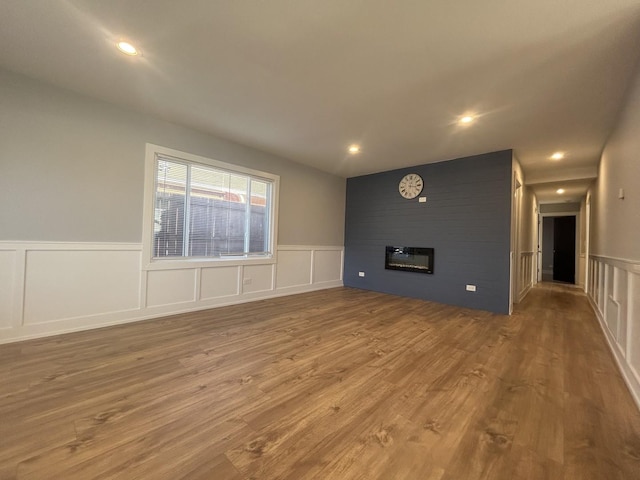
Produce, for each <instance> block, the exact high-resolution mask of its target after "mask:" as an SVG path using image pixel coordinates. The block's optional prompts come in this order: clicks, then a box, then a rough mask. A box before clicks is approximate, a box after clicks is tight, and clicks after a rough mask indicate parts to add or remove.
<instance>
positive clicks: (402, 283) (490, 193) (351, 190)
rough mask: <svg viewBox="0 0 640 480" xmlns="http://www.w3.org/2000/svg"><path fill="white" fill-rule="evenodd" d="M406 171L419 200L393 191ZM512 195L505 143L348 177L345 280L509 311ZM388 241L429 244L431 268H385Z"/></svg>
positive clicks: (499, 310) (509, 162) (423, 297)
mask: <svg viewBox="0 0 640 480" xmlns="http://www.w3.org/2000/svg"><path fill="white" fill-rule="evenodd" d="M408 173H417V174H419V175H421V176H422V178H423V179H424V190H423V192H422V194H421V195H420V196H425V197H426V202H425V203H420V202H419V199H418V198H414V199H412V200H407V199H404V198H403V197H401V196H400V194H399V193H398V183H399V181H400V180H401V179H402V177H403V176H404V175H406V174H408ZM511 198H512V152H511V150H505V151H501V152H494V153H488V154H484V155H477V156H473V157H466V158H462V159H456V160H450V161H444V162H440V163H433V164H427V165H418V166H415V167H412V168H405V169H400V170H393V171H389V172H383V173H379V174H374V175H366V176H361V177H354V178H349V179H348V180H347V206H346V223H345V225H346V227H345V275H344V282H345V285H348V286H353V287H358V288H364V289H369V290H376V291H380V292H385V293H391V294H396V295H404V296H409V297H415V298H421V299H424V300H433V301H437V302H442V303H448V304H451V305H459V306H464V307H470V308H479V309H483V310H489V311H494V312H497V313H509V295H510V268H511V266H510V262H511V259H510V255H511V251H510V250H511V203H512V201H511ZM387 245H391V246H407V247H431V248H434V249H435V259H434V273H433V275H427V274H422V273H414V272H403V271H395V270H385V268H384V255H385V246H387ZM359 272H364V275H365V276H364V277H361V276H359ZM467 284H472V285H475V286H476V291H475V292H469V291H467V290H466V285H467Z"/></svg>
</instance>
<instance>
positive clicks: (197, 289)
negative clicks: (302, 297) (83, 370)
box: [0, 242, 344, 343]
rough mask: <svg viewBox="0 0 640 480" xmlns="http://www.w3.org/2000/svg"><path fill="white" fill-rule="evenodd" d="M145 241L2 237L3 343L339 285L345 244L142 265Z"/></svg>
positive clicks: (0, 308) (0, 322)
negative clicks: (255, 258)
mask: <svg viewBox="0 0 640 480" xmlns="http://www.w3.org/2000/svg"><path fill="white" fill-rule="evenodd" d="M141 255H142V245H141V244H121V243H117V244H110V243H32V242H0V343H7V342H13V341H18V340H25V339H28V338H36V337H43V336H49V335H56V334H60V333H65V332H71V331H78V330H86V329H91V328H97V327H103V326H108V325H115V324H119V323H126V322H133V321H136V320H143V319H147V318H153V317H158V316H162V315H170V314H175V313H182V312H188V311H192V310H201V309H205V308H213V307H217V306H223V305H231V304H236V303H244V302H248V301H253V300H259V299H264V298H270V297H276V296H281V295H290V294H294V293H302V292H307V291H312V290H320V289H324V288H332V287H339V286H342V284H343V283H342V268H343V255H344V249H343V247H341V246H301V245H290V246H280V247H278V252H277V256H276V263H270V264H264V265H258V264H255V263H252V264H245V265H242V264H240V265H238V264H235V265H220V266H202V265H201V264H200V265H199V266H194V267H191V268H190V267H185V268H175V269H167V270H159V269H145V268H142V266H141V265H142V258H141Z"/></svg>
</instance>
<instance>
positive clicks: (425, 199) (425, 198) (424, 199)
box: [418, 197, 427, 203]
mask: <svg viewBox="0 0 640 480" xmlns="http://www.w3.org/2000/svg"><path fill="white" fill-rule="evenodd" d="M418 202H420V203H427V197H420V198H418Z"/></svg>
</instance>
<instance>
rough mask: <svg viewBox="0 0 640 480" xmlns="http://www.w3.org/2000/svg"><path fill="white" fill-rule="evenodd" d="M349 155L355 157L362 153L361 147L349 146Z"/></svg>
mask: <svg viewBox="0 0 640 480" xmlns="http://www.w3.org/2000/svg"><path fill="white" fill-rule="evenodd" d="M349 153H350V154H351V155H355V154H356V153H360V145H355V144H353V145H349Z"/></svg>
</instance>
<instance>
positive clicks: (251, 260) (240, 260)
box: [143, 255, 276, 270]
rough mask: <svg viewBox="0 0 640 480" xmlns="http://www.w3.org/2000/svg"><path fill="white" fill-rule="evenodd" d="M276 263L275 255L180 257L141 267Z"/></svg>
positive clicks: (159, 260)
mask: <svg viewBox="0 0 640 480" xmlns="http://www.w3.org/2000/svg"><path fill="white" fill-rule="evenodd" d="M274 263H276V256H275V255H269V256H264V257H229V258H211V259H209V258H189V259H185V258H180V259H170V258H163V259H154V260H151V261H150V262H148V263H147V265H146V266H144V267H143V270H181V269H185V268H220V267H235V266H238V265H272V264H274Z"/></svg>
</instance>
